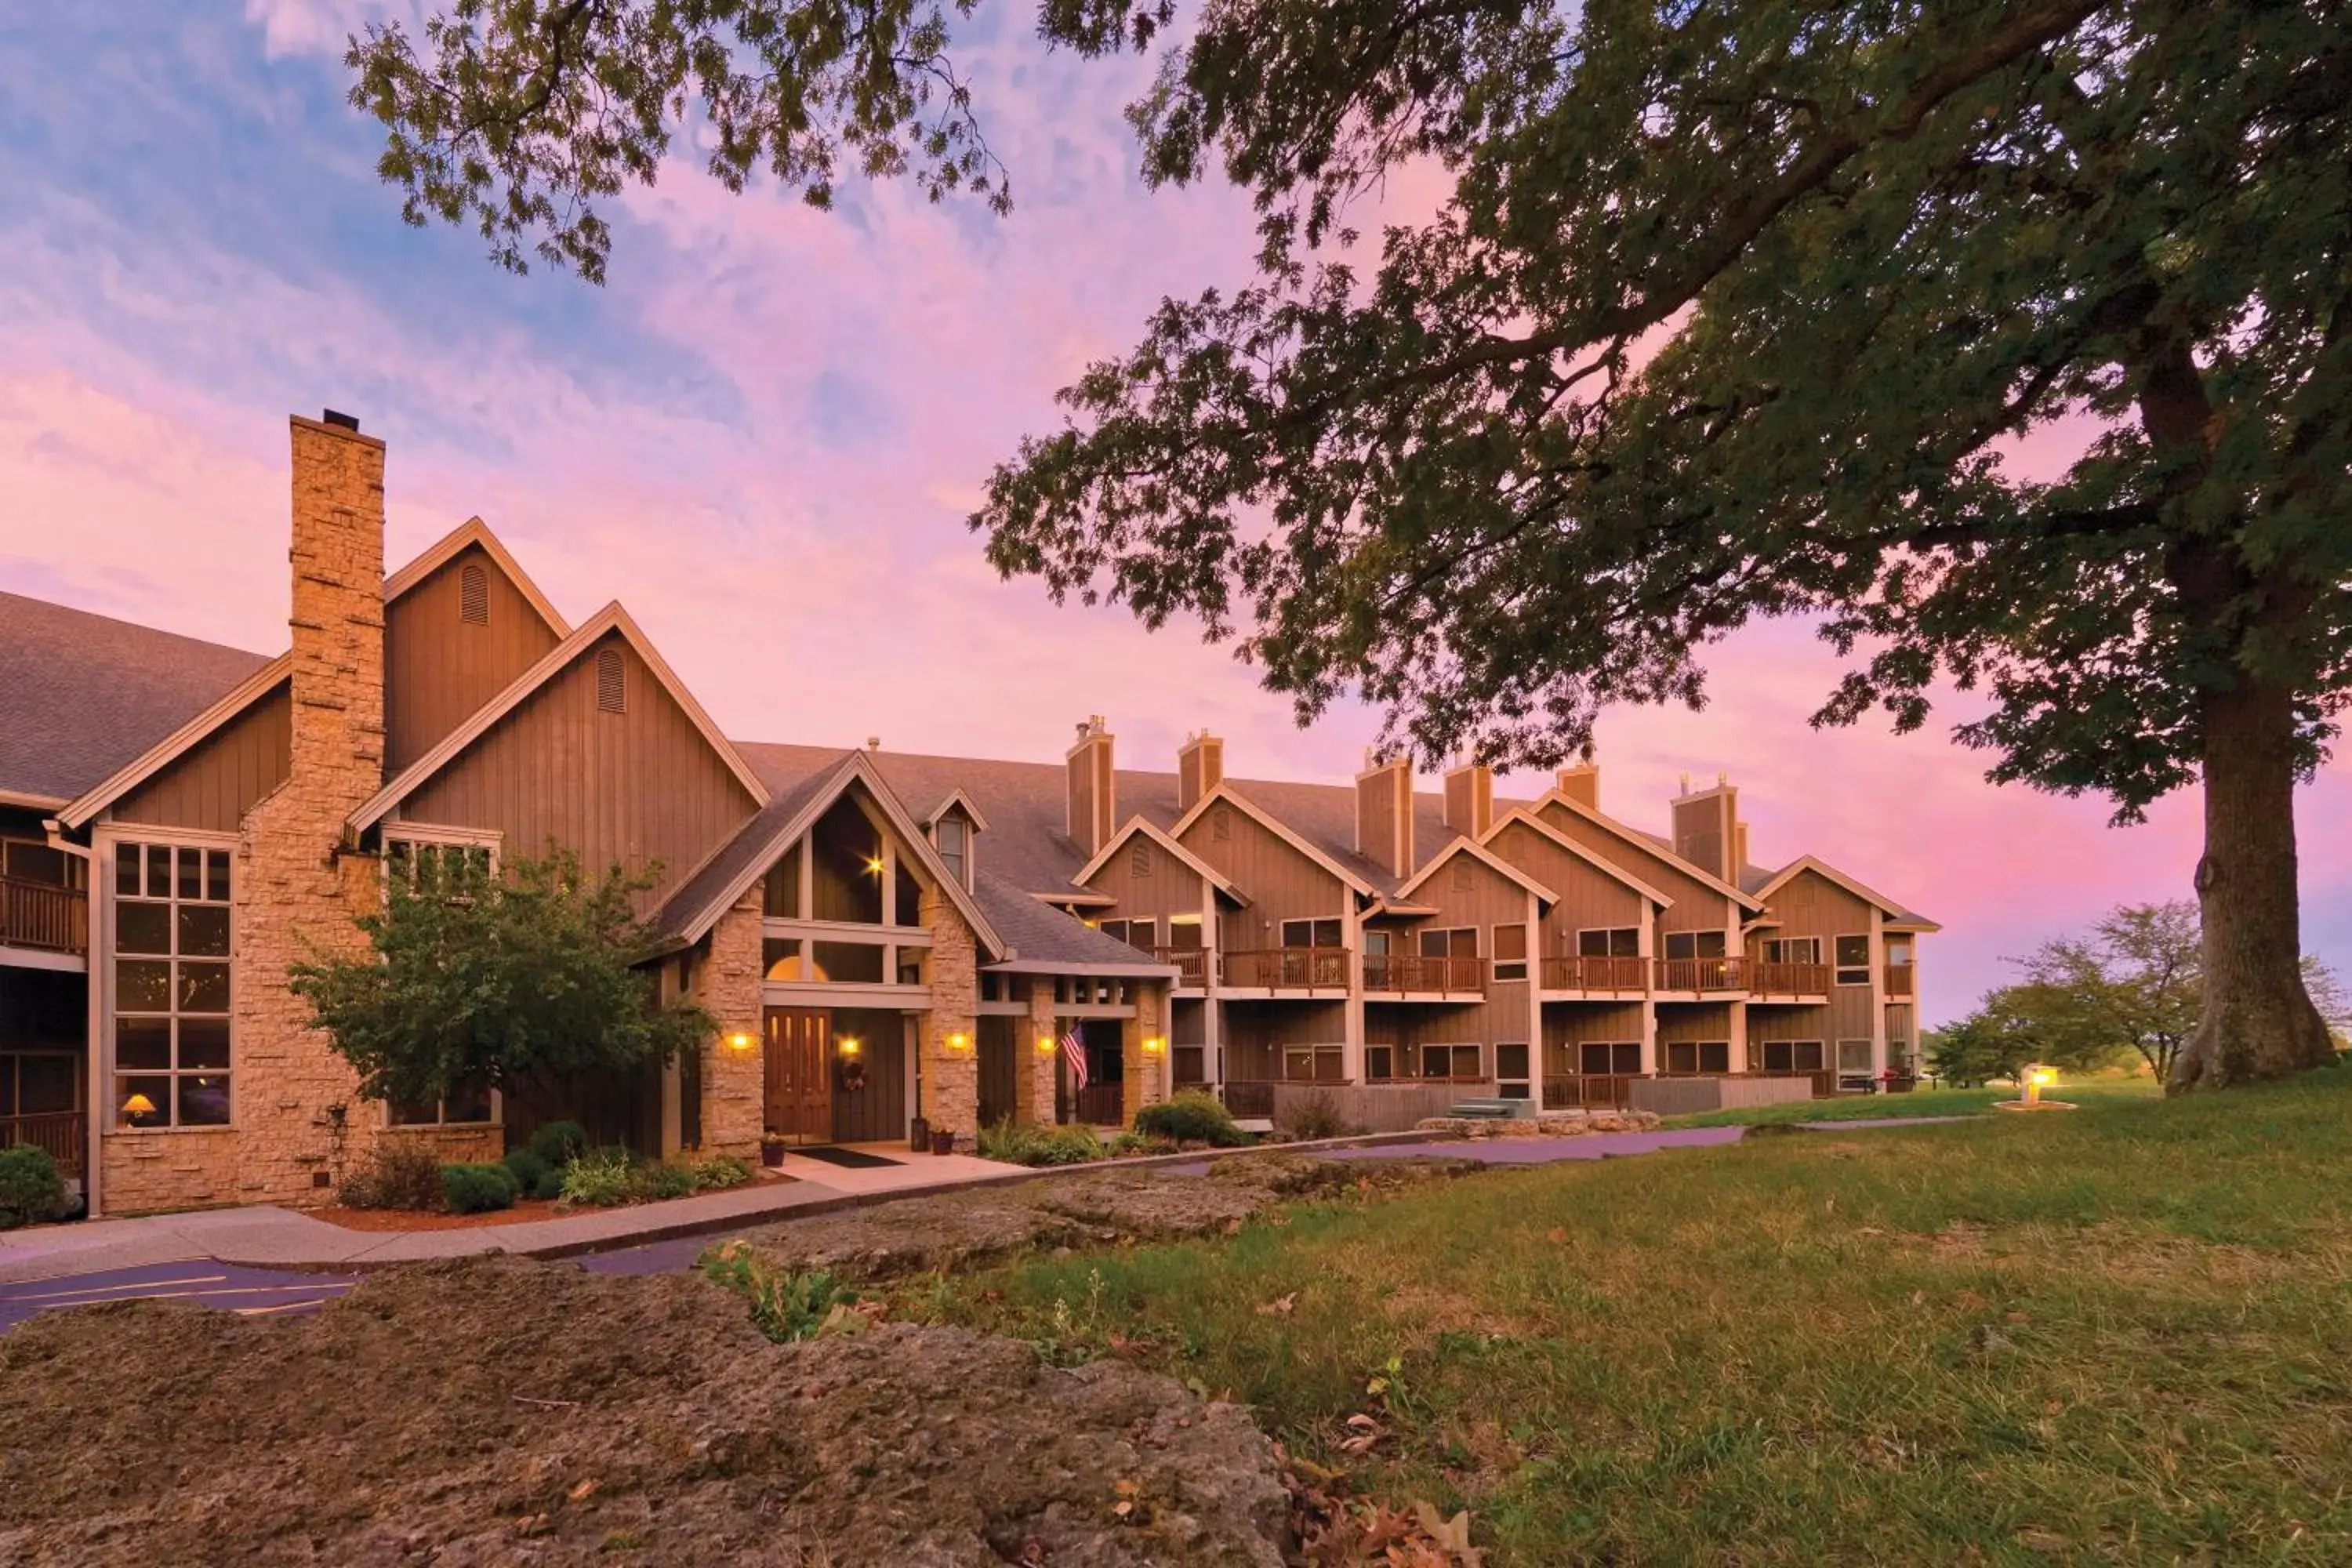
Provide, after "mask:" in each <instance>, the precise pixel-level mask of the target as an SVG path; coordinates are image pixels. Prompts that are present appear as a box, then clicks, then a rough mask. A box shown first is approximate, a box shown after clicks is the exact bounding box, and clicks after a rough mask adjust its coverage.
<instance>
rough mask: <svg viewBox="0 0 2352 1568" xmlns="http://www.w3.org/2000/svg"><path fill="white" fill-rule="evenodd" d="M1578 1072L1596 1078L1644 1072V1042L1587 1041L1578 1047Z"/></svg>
mask: <svg viewBox="0 0 2352 1568" xmlns="http://www.w3.org/2000/svg"><path fill="white" fill-rule="evenodd" d="M1576 1054H1577V1062H1576V1066H1577V1070H1578V1071H1579V1072H1586V1073H1591V1075H1592V1076H1594V1077H1595V1078H1599V1077H1601V1076H1604V1075H1606V1074H1609V1073H1628V1074H1630V1073H1638V1072H1640V1071H1641V1070H1642V1042H1641V1041H1639V1040H1587V1041H1585V1042H1584V1043H1583V1044H1582V1045H1580V1046H1579V1047H1577V1048H1576Z"/></svg>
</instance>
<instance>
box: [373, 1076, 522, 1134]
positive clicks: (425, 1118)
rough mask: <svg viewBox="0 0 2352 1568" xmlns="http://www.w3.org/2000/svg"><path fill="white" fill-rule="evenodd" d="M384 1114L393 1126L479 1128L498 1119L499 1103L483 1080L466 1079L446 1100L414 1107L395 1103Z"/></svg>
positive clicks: (450, 1092)
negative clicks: (386, 1114) (386, 1113)
mask: <svg viewBox="0 0 2352 1568" xmlns="http://www.w3.org/2000/svg"><path fill="white" fill-rule="evenodd" d="M387 1112H388V1119H389V1120H390V1121H391V1123H392V1125H394V1127H479V1126H487V1125H489V1124H490V1123H493V1122H495V1121H498V1119H499V1108H498V1100H497V1097H496V1096H495V1095H494V1094H493V1093H492V1092H491V1089H490V1086H489V1082H488V1079H467V1080H466V1081H465V1082H464V1083H462V1084H459V1085H458V1086H457V1088H456V1089H451V1090H450V1091H449V1095H448V1098H447V1099H446V1100H430V1101H426V1102H425V1103H422V1104H415V1105H403V1104H400V1103H398V1102H396V1101H395V1102H394V1104H392V1105H391V1106H389V1107H388V1108H387Z"/></svg>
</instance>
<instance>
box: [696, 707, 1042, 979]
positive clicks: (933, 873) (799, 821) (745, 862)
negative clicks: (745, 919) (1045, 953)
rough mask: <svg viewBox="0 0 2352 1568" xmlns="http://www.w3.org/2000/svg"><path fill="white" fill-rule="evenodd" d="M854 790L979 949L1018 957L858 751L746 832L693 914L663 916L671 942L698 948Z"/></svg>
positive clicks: (880, 775)
mask: <svg viewBox="0 0 2352 1568" xmlns="http://www.w3.org/2000/svg"><path fill="white" fill-rule="evenodd" d="M851 784H864V785H865V786H866V795H867V797H868V798H870V799H871V800H872V801H873V802H874V804H875V805H877V806H878V807H879V808H880V809H881V812H882V816H883V817H884V818H885V819H886V820H887V822H888V823H889V825H890V831H891V832H893V833H895V834H897V835H898V841H899V842H900V843H901V844H902V845H904V846H905V847H907V848H908V850H909V851H910V852H912V854H913V855H914V857H915V859H916V863H917V864H919V865H920V866H921V867H922V868H924V870H926V871H927V872H929V874H930V878H931V881H932V882H933V884H934V885H936V886H937V887H938V888H939V889H940V891H942V892H944V893H946V894H947V896H948V901H949V902H950V903H952V904H954V905H955V907H956V909H957V910H959V911H960V912H961V914H962V915H963V918H964V919H965V920H966V921H969V922H970V923H971V930H972V935H973V937H974V938H975V939H976V940H977V941H978V942H979V943H980V946H981V947H982V950H983V951H984V952H989V953H992V954H995V955H997V956H999V957H1002V958H1012V957H1014V956H1016V955H1015V954H1014V953H1013V951H1012V949H1011V948H1010V947H1009V946H1008V945H1007V944H1006V942H1005V941H1004V939H1003V936H1001V935H1000V934H998V932H997V930H996V927H995V925H994V923H993V922H992V921H990V920H989V918H988V916H987V915H986V914H984V913H983V912H982V910H981V907H980V901H979V900H977V899H975V898H974V897H973V896H972V894H971V889H968V888H966V887H965V886H964V885H963V881H962V879H961V878H959V877H957V876H956V875H955V873H953V872H952V871H950V870H949V869H948V868H947V862H945V861H944V860H941V859H940V852H939V851H938V850H937V849H936V848H934V847H932V845H931V841H930V839H929V837H927V836H925V834H924V833H923V830H922V828H921V826H920V825H919V824H918V823H917V822H916V821H915V817H914V814H913V813H912V812H909V811H908V809H907V806H906V803H905V802H903V801H901V800H900V799H899V798H898V795H896V794H895V793H894V792H893V791H892V790H891V788H890V786H889V785H888V784H886V783H884V782H883V779H882V773H881V770H880V769H878V768H877V767H876V766H875V765H874V763H873V760H872V759H871V758H870V757H869V756H868V755H867V754H866V752H862V751H858V752H848V753H847V754H845V756H844V757H843V758H842V759H841V761H840V762H839V763H835V766H834V769H833V771H832V772H831V773H827V774H825V775H824V782H823V783H821V784H818V785H817V786H816V788H815V789H814V791H812V792H810V793H809V794H808V795H807V796H806V797H805V798H804V799H803V800H802V802H801V805H800V808H799V809H798V810H797V811H794V812H793V813H792V815H791V816H787V817H785V818H784V819H783V820H782V821H781V822H775V823H772V824H771V825H770V826H766V827H764V828H763V827H762V826H761V825H760V823H759V822H758V821H756V820H755V821H754V822H753V823H752V824H751V826H749V827H747V828H746V829H745V830H744V831H745V833H746V834H753V835H757V836H758V837H757V838H755V839H754V840H753V841H752V844H751V847H750V849H749V850H748V851H747V852H744V853H742V854H740V856H737V855H733V854H730V859H737V860H738V861H739V864H738V866H737V868H736V870H735V873H734V874H733V875H732V876H730V877H729V878H728V879H726V880H724V881H722V882H719V883H716V884H714V885H713V886H712V887H711V888H710V889H707V890H706V891H704V892H702V893H700V894H699V895H698V898H697V900H696V903H695V907H694V908H692V909H688V910H674V911H671V912H670V913H669V914H668V915H667V916H666V919H665V923H666V924H667V926H668V927H669V931H670V934H671V936H672V937H673V938H675V939H676V940H677V942H678V943H679V944H680V945H686V944H689V943H693V942H700V941H701V940H702V938H703V936H704V935H705V934H706V933H707V932H709V930H710V928H711V927H712V926H714V925H717V924H718V923H719V916H720V915H722V914H724V913H726V912H727V911H728V910H730V909H732V908H734V907H735V902H736V900H739V899H740V898H741V897H742V896H743V895H744V894H745V893H748V892H750V891H751V886H752V884H753V883H755V882H757V881H758V880H759V879H761V878H762V877H764V876H766V875H767V874H768V868H769V867H770V866H772V865H773V864H775V861H776V858H777V857H778V856H780V855H782V853H783V852H784V850H785V849H786V848H787V847H790V846H791V845H793V844H794V843H797V842H798V841H799V840H800V838H801V836H802V835H803V834H805V833H806V832H808V830H809V829H810V828H812V827H814V826H816V822H817V819H818V818H819V817H821V816H824V814H825V813H826V812H827V811H829V810H831V809H832V806H833V803H834V802H835V801H837V800H839V799H840V798H841V795H842V792H843V791H844V790H846V789H847V788H848V787H849V786H850V785H851Z"/></svg>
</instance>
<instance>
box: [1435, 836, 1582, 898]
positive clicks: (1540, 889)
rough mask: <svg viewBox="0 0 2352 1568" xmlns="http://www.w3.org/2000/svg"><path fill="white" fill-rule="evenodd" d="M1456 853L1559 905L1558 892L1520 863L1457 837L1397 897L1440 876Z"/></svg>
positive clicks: (1466, 839)
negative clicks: (1518, 864) (1517, 863)
mask: <svg viewBox="0 0 2352 1568" xmlns="http://www.w3.org/2000/svg"><path fill="white" fill-rule="evenodd" d="M1456 855H1467V856H1469V857H1470V858H1472V859H1474V860H1476V861H1479V862H1481V863H1482V864H1484V865H1485V866H1486V868H1487V869H1488V870H1491V871H1493V872H1495V873H1496V875H1498V876H1502V877H1506V878H1507V879H1510V880H1511V881H1514V882H1517V884H1518V885H1519V886H1520V887H1522V888H1525V889H1527V890H1528V892H1530V893H1533V894H1534V895H1535V896H1536V897H1537V898H1538V899H1539V900H1542V901H1543V902H1545V903H1547V904H1556V903H1558V902H1559V894H1558V893H1555V892H1553V891H1552V890H1551V889H1549V888H1547V887H1545V886H1544V885H1543V884H1542V883H1541V882H1538V881H1537V880H1536V879H1534V878H1533V877H1530V876H1528V874H1527V873H1526V872H1525V871H1522V870H1520V869H1519V868H1517V866H1514V865H1512V864H1511V863H1510V862H1509V861H1508V860H1506V859H1504V858H1502V857H1501V856H1500V855H1497V854H1496V853H1495V852H1494V851H1492V850H1490V849H1488V848H1486V847H1484V846H1483V845H1480V844H1478V843H1476V842H1475V841H1474V840H1472V839H1468V838H1456V839H1454V842H1452V843H1451V844H1448V845H1447V846H1446V847H1444V848H1443V849H1441V850H1439V851H1438V852H1437V853H1436V854H1435V855H1433V856H1432V857H1431V858H1430V861H1429V864H1428V865H1426V866H1423V868H1421V869H1420V870H1418V871H1416V872H1414V873H1413V874H1412V880H1410V881H1408V882H1407V883H1405V885H1404V886H1403V887H1402V888H1399V889H1397V890H1396V897H1397V898H1398V899H1400V900H1402V899H1410V898H1411V897H1412V895H1413V890H1414V889H1417V888H1419V887H1420V886H1421V885H1422V884H1423V882H1426V881H1428V880H1429V879H1431V878H1432V877H1434V876H1435V875H1437V868H1439V867H1440V866H1443V865H1444V864H1445V863H1446V862H1447V861H1449V860H1451V859H1453V858H1454V857H1455V856H1456Z"/></svg>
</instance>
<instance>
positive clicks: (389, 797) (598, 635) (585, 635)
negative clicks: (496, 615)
mask: <svg viewBox="0 0 2352 1568" xmlns="http://www.w3.org/2000/svg"><path fill="white" fill-rule="evenodd" d="M615 632H617V633H619V634H620V636H621V637H622V638H623V639H624V640H625V641H626V642H627V643H628V645H629V647H631V648H632V649H633V650H634V651H635V653H636V656H637V657H638V658H641V659H643V660H644V661H645V664H646V668H647V669H650V670H651V671H653V676H654V679H656V680H657V681H659V682H660V683H661V688H662V689H663V690H664V691H666V692H667V693H668V694H669V698H670V700H672V701H673V702H676V703H677V705H678V707H679V708H680V709H681V710H684V711H685V713H686V716H687V718H688V721H691V722H692V723H693V725H694V727H695V728H696V729H697V730H698V731H701V733H702V738H703V740H704V741H705V742H709V746H710V749H711V750H712V751H714V752H718V753H719V761H721V762H723V763H726V764H727V768H728V771H729V772H730V773H733V774H734V775H735V779H736V782H737V783H739V784H741V785H742V786H743V788H744V789H745V791H746V792H748V793H749V794H750V795H751V799H752V800H753V801H754V802H755V803H757V804H758V805H761V806H765V805H767V804H768V788H767V785H766V784H762V783H761V781H760V775H759V774H757V773H753V772H752V771H751V764H750V763H746V762H745V761H744V760H743V755H742V753H741V752H738V751H737V750H736V749H735V742H732V741H730V740H729V739H728V738H727V737H726V736H724V735H722V734H720V733H719V726H718V725H716V724H714V723H712V722H711V721H710V715H709V714H708V713H706V712H704V711H703V710H702V704H701V703H699V702H698V701H696V700H694V693H692V692H691V691H688V689H686V687H685V684H684V683H683V682H681V681H680V680H679V679H678V678H677V671H676V670H673V669H672V668H670V667H669V664H668V661H667V660H666V659H664V658H662V656H661V655H660V654H659V653H658V652H656V650H655V648H654V645H653V644H652V643H650V642H648V641H646V634H645V633H644V632H642V631H640V630H639V629H638V627H637V623H636V622H635V621H634V620H632V619H630V617H629V612H628V611H626V610H625V609H623V608H621V603H620V601H619V600H617V599H615V600H614V601H613V603H611V604H609V605H605V606H604V608H603V609H601V610H599V611H597V612H596V614H595V615H594V616H591V617H590V618H589V620H588V622H587V624H585V625H584V626H581V628H580V629H579V630H578V631H575V632H573V633H572V635H571V636H570V637H565V638H564V639H563V640H562V642H560V643H558V644H556V645H555V647H553V648H551V649H550V650H549V651H548V654H547V657H546V658H542V659H541V660H540V661H539V662H538V663H537V664H534V665H532V666H531V667H530V668H529V669H527V670H524V671H523V672H522V674H520V676H518V677H516V678H515V681H514V684H513V685H511V686H509V687H508V688H507V689H505V690H504V691H502V692H500V693H499V695H498V696H496V697H494V698H492V699H491V700H489V701H488V702H486V703H484V704H483V705H482V706H481V708H480V709H478V710H477V711H476V712H475V714H474V716H473V717H472V718H470V719H468V720H467V721H465V722H464V723H462V724H460V725H458V726H457V728H456V729H455V730H452V731H450V732H449V733H448V734H446V735H445V736H443V737H442V738H441V741H440V742H439V743H438V744H436V746H435V747H434V748H433V749H432V750H431V751H429V752H425V754H424V755H423V756H421V757H419V758H417V759H416V760H415V762H413V763H409V764H408V766H407V767H405V768H404V769H403V770H401V773H400V776H399V777H398V778H395V779H394V780H393V781H392V782H391V783H390V784H385V785H384V786H383V788H382V789H380V790H378V791H377V792H376V793H375V795H373V797H372V798H370V799H369V801H368V802H367V804H366V805H362V806H361V807H360V808H359V809H358V810H357V811H354V812H353V813H352V815H351V816H350V817H349V818H348V819H347V820H346V821H345V823H344V825H343V826H344V829H345V831H346V832H348V833H350V834H352V835H353V836H357V835H359V834H362V833H364V832H366V831H367V830H368V829H369V828H371V827H373V826H375V825H376V824H377V823H379V822H381V821H383V818H384V817H385V816H388V815H389V814H390V813H391V811H392V809H393V807H394V806H396V805H399V804H400V803H401V802H402V801H404V800H405V799H407V798H408V797H409V796H410V795H414V794H415V793H416V791H417V790H418V789H419V788H420V787H421V786H422V785H423V784H425V781H426V780H427V779H430V778H431V777H432V776H433V775H434V774H436V773H439V772H440V771H441V770H442V769H443V768H445V767H447V766H448V765H449V764H450V763H452V762H454V761H456V760H457V757H459V756H460V755H462V754H463V753H464V752H465V750H466V748H467V747H468V746H470V745H472V744H473V743H474V742H476V741H478V740H480V739H481V738H482V736H483V735H484V734H485V733H486V732H488V730H489V728H490V726H491V725H493V724H496V723H497V722H498V721H499V720H501V719H503V718H505V717H506V716H507V715H508V714H509V713H511V712H513V711H514V710H516V709H517V708H519V707H520V706H521V705H522V703H523V701H524V700H525V699H527V698H529V697H530V695H531V694H532V693H533V692H535V691H537V690H539V689H540V688H541V687H543V686H545V685H546V684H547V683H548V682H549V681H551V680H552V679H555V678H556V677H557V676H558V675H560V674H562V672H563V671H564V670H566V669H569V668H571V667H572V663H573V661H574V660H576V659H578V658H580V656H581V655H582V654H583V653H585V652H587V651H588V650H589V649H590V648H591V647H594V646H595V645H596V644H597V643H599V642H602V641H603V640H604V638H605V637H607V636H609V635H611V634H613V633H615Z"/></svg>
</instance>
